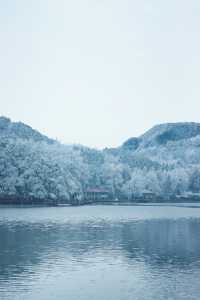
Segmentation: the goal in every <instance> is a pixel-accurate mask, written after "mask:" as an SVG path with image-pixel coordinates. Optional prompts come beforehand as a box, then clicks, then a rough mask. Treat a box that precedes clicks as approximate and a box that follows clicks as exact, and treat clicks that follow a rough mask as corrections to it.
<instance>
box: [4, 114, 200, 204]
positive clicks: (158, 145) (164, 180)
mask: <svg viewBox="0 0 200 300" xmlns="http://www.w3.org/2000/svg"><path fill="white" fill-rule="evenodd" d="M88 188H104V189H106V190H108V191H109V192H110V195H112V196H113V198H115V197H117V198H120V199H128V200H134V198H135V197H139V196H141V199H142V195H143V194H144V193H152V194H153V195H155V196H158V197H160V199H163V201H164V200H166V199H168V197H171V198H170V199H172V200H173V197H174V196H179V195H180V196H181V195H182V196H183V195H200V123H170V124H161V125H157V126H155V127H153V128H152V129H150V130H149V131H147V132H146V133H145V134H143V135H142V136H140V137H138V138H130V139H129V140H128V141H126V142H125V143H124V144H122V145H121V146H119V147H118V148H106V149H104V150H101V151H100V150H96V149H90V148H87V147H84V146H81V145H64V144H61V143H60V142H58V141H55V140H53V139H50V138H48V137H46V136H44V135H42V134H40V133H39V132H37V131H36V130H33V129H32V128H31V127H29V126H27V125H25V124H23V123H20V122H18V123H14V122H11V120H10V119H8V118H6V117H0V199H6V198H9V197H18V198H20V197H23V198H24V199H29V198H32V199H39V200H44V199H52V200H55V199H57V200H58V201H64V202H67V201H69V200H70V198H71V197H72V195H73V194H74V193H79V194H80V195H82V196H83V197H84V191H86V190H87V189H88Z"/></svg>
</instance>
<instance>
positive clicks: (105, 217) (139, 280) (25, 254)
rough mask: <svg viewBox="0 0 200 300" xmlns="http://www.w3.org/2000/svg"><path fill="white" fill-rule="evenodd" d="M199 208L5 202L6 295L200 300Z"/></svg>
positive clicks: (1, 295) (38, 299) (58, 299)
mask: <svg viewBox="0 0 200 300" xmlns="http://www.w3.org/2000/svg"><path fill="white" fill-rule="evenodd" d="M199 282H200V207H199V206H198V205H197V204H194V205H193V204H191V203H190V204H184V205H177V206H171V205H167V206H159V205H154V206H148V205H145V206H117V205H113V206H112V205H102V206H101V205H99V206H81V207H52V208H51V207H40V208H39V207H35V208H34V207H32V208H29V207H24V208H22V207H18V208H15V207H3V206H2V207H0V299H1V300H4V299H5V300H64V299H67V300H151V299H152V300H161V299H163V300H172V299H173V300H175V299H176V300H179V299H180V300H183V299H186V300H193V299H195V300H199V299H200V288H199Z"/></svg>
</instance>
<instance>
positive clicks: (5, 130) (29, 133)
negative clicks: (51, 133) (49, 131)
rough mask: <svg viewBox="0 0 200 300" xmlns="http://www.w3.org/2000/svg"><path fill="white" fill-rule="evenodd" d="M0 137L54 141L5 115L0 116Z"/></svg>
mask: <svg viewBox="0 0 200 300" xmlns="http://www.w3.org/2000/svg"><path fill="white" fill-rule="evenodd" d="M0 137H5V138H20V139H25V140H34V141H35V142H41V141H44V142H47V143H53V142H55V141H54V140H53V139H50V138H48V137H47V136H45V135H43V134H41V133H40V132H38V131H37V130H35V129H33V128H32V127H30V126H28V125H26V124H24V123H22V122H12V121H11V120H10V119H9V118H7V117H5V116H0Z"/></svg>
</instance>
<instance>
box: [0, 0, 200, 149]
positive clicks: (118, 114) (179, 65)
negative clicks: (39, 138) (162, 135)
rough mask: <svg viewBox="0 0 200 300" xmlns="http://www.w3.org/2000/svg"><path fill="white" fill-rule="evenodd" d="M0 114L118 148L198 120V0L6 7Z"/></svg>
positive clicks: (0, 31) (43, 1)
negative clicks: (164, 127)
mask: <svg viewBox="0 0 200 300" xmlns="http://www.w3.org/2000/svg"><path fill="white" fill-rule="evenodd" d="M0 21H1V26H0V43H1V44H0V114H1V115H6V116H8V117H10V118H11V119H12V120H14V121H19V120H20V121H23V122H25V123H27V124H29V125H31V126H32V127H33V128H35V129H38V130H40V131H41V132H43V133H45V134H47V135H49V136H50V137H53V138H58V139H59V140H61V141H63V142H66V143H74V142H75V143H81V144H84V145H87V146H92V147H98V148H103V147H106V146H117V145H120V144H121V143H122V142H124V141H125V140H126V139H127V138H129V137H131V136H137V135H139V134H141V133H143V132H144V131H145V130H147V129H149V128H150V127H151V126H153V125H155V124H157V123H163V122H177V121H197V122H198V121H200V118H199V117H200V38H199V37H200V1H199V0H190V1H188V0H168V1H160V0H6V1H0Z"/></svg>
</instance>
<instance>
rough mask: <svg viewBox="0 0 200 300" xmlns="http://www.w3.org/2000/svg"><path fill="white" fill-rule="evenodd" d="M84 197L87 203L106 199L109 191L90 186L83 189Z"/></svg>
mask: <svg viewBox="0 0 200 300" xmlns="http://www.w3.org/2000/svg"><path fill="white" fill-rule="evenodd" d="M84 199H85V201H86V202H89V203H93V202H103V201H108V200H109V199H110V192H109V191H108V190H106V189H103V188H90V189H87V190H86V191H85V193H84Z"/></svg>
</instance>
